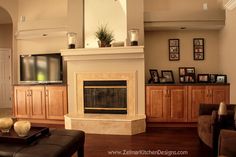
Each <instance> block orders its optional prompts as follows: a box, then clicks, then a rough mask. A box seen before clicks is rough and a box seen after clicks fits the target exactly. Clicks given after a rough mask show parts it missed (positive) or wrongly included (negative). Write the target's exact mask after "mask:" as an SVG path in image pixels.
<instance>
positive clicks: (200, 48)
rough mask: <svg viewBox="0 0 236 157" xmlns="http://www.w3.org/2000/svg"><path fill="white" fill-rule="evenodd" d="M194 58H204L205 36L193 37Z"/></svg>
mask: <svg viewBox="0 0 236 157" xmlns="http://www.w3.org/2000/svg"><path fill="white" fill-rule="evenodd" d="M193 59H194V60H204V38H194V39H193Z"/></svg>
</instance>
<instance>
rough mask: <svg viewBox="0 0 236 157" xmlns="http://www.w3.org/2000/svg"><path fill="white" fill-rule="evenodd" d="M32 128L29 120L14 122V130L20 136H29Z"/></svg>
mask: <svg viewBox="0 0 236 157" xmlns="http://www.w3.org/2000/svg"><path fill="white" fill-rule="evenodd" d="M30 128H31V124H30V122H29V121H17V122H15V124H14V130H15V132H16V133H17V135H18V136H20V137H24V136H27V135H28V133H29V131H30Z"/></svg>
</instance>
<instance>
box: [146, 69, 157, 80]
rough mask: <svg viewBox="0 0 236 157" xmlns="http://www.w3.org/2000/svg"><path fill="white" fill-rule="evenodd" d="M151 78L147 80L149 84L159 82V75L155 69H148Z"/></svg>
mask: <svg viewBox="0 0 236 157" xmlns="http://www.w3.org/2000/svg"><path fill="white" fill-rule="evenodd" d="M149 72H150V75H151V78H150V79H149V81H148V82H149V83H158V82H159V75H158V71H157V69H149Z"/></svg>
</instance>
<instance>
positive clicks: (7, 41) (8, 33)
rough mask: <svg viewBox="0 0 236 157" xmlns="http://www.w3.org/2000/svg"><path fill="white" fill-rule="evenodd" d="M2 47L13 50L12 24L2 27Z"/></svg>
mask: <svg viewBox="0 0 236 157" xmlns="http://www.w3.org/2000/svg"><path fill="white" fill-rule="evenodd" d="M0 47H1V48H12V24H1V25H0Z"/></svg>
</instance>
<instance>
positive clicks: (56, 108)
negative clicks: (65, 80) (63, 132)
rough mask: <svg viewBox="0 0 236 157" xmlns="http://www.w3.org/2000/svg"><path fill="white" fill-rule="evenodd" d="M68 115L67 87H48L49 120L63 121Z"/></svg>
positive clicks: (47, 107) (47, 112)
mask: <svg viewBox="0 0 236 157" xmlns="http://www.w3.org/2000/svg"><path fill="white" fill-rule="evenodd" d="M66 113H67V92H66V87H62V86H48V87H46V115H47V119H51V120H63V119H64V115H65V114H66Z"/></svg>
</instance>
